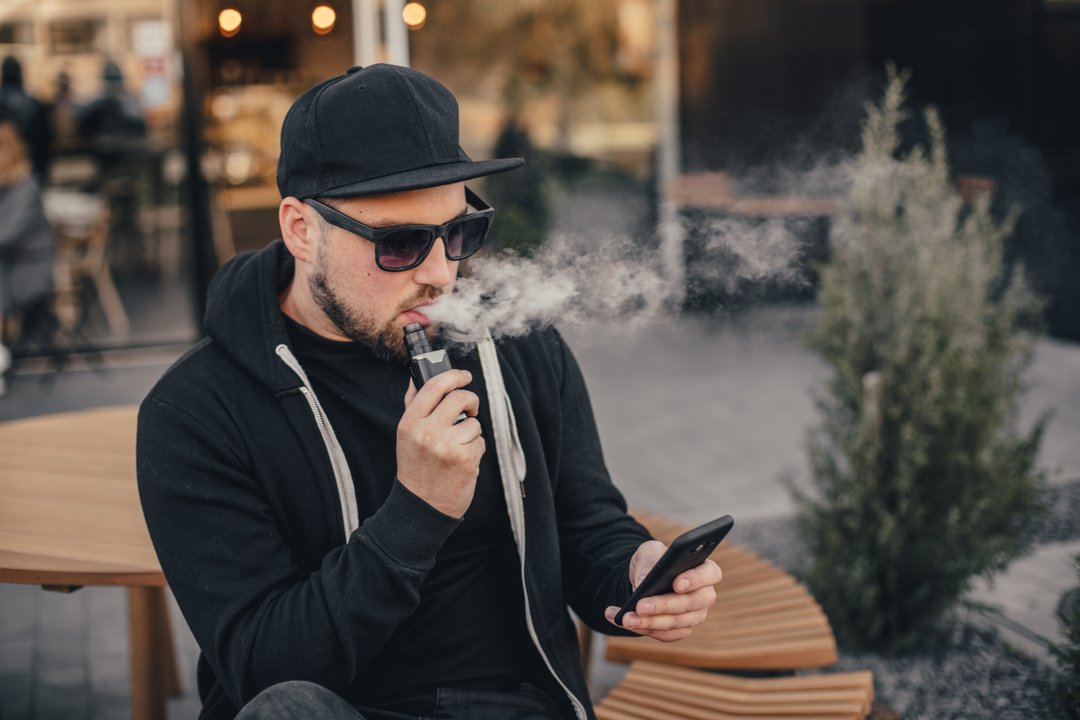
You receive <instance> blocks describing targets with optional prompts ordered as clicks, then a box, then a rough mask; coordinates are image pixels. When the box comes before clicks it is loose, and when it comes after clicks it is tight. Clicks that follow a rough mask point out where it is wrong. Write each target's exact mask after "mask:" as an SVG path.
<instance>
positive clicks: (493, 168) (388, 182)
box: [319, 158, 525, 198]
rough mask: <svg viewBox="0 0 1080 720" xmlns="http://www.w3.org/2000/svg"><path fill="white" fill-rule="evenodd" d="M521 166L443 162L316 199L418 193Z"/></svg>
mask: <svg viewBox="0 0 1080 720" xmlns="http://www.w3.org/2000/svg"><path fill="white" fill-rule="evenodd" d="M524 164H525V160H524V158H502V159H499V160H479V161H468V162H455V163H447V164H445V165H433V166H431V167H426V168H420V169H418V170H408V171H406V172H402V173H395V174H393V175H384V176H383V177H379V178H373V179H371V180H364V181H362V182H357V183H350V184H348V185H341V186H340V187H336V188H332V189H330V190H325V191H323V192H320V193H319V197H330V198H340V197H359V196H362V195H383V194H385V193H392V192H401V191H403V190H419V189H421V188H429V187H437V186H439V185H449V184H451V183H456V182H461V181H462V180H472V179H474V178H478V177H483V176H485V175H494V174H495V173H501V172H506V171H507V170H513V169H515V168H519V167H521V166H522V165H524Z"/></svg>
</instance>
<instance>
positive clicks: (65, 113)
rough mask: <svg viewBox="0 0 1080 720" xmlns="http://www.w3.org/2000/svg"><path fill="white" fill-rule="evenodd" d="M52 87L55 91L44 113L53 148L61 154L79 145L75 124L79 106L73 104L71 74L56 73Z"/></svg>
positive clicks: (64, 72) (65, 71)
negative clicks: (49, 128) (49, 129)
mask: <svg viewBox="0 0 1080 720" xmlns="http://www.w3.org/2000/svg"><path fill="white" fill-rule="evenodd" d="M54 85H55V88H56V91H55V94H54V96H53V101H52V102H51V103H50V104H49V105H48V106H47V107H46V112H47V114H48V117H49V124H50V127H51V129H52V136H53V146H54V147H55V148H56V149H57V152H63V151H64V150H70V149H71V148H72V146H75V145H77V144H78V143H79V128H78V124H77V122H76V118H77V117H78V113H79V106H78V104H77V103H76V102H75V96H74V88H73V86H72V84H71V74H70V73H68V71H67V70H61V71H59V72H58V73H56V79H55V82H54Z"/></svg>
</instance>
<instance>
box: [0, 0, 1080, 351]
mask: <svg viewBox="0 0 1080 720" xmlns="http://www.w3.org/2000/svg"><path fill="white" fill-rule="evenodd" d="M1078 18H1080V4H1078V3H1077V2H1073V1H1071V0H994V1H993V2H963V1H959V0H957V1H954V2H949V3H945V4H941V3H934V2H929V1H927V2H921V1H900V0H828V2H820V1H818V0H813V1H811V0H806V1H800V0H762V1H760V2H745V1H739V0H593V1H591V2H583V1H579V0H553V1H550V2H538V1H529V0H513V1H509V2H496V1H495V0H491V1H487V0H472V1H471V2H449V1H440V0H428V1H426V2H423V3H409V4H408V5H406V4H405V3H403V2H401V1H400V0H386V1H385V2H380V1H379V0H353V1H352V2H348V1H345V0H328V2H326V3H320V2H302V3H295V2H284V1H281V2H275V1H273V0H271V1H260V2H254V1H250V2H245V0H238V1H237V2H227V1H217V2H211V1H209V0H195V1H193V2H157V1H153V0H116V1H113V0H109V2H105V1H104V0H102V1H101V2H94V0H48V1H47V2H31V1H30V0H5V1H4V2H3V3H2V5H0V55H3V56H7V57H10V58H14V59H15V60H17V61H18V63H19V64H20V65H21V85H22V87H23V88H24V89H25V91H26V93H28V94H29V95H30V96H32V97H33V98H36V99H37V101H38V103H39V104H40V119H39V120H38V121H36V123H35V125H37V126H38V127H36V129H35V131H34V133H33V137H32V138H30V143H29V144H30V145H31V154H32V155H34V158H35V163H34V165H35V171H36V173H37V174H38V175H39V177H40V178H41V180H42V181H43V185H44V188H45V195H46V211H47V214H48V215H49V216H50V221H51V222H52V223H53V225H54V226H56V227H57V228H59V229H60V230H61V231H63V230H68V231H69V234H71V235H86V234H89V228H90V227H92V226H93V223H91V222H88V221H87V220H88V218H94V219H98V218H101V217H104V214H108V220H107V224H108V230H109V232H108V238H107V252H106V253H105V260H104V262H105V263H106V267H105V268H104V269H103V270H102V271H101V272H98V273H96V274H95V275H94V276H93V279H92V281H91V282H89V283H86V282H81V281H82V280H85V278H79V277H74V278H72V279H71V284H72V285H86V287H81V288H72V292H71V293H70V295H71V297H70V298H69V308H68V310H67V311H68V315H69V317H67V318H65V320H64V321H65V324H66V326H67V327H68V329H69V330H72V331H77V333H75V334H74V335H73V334H72V333H71V332H69V333H68V334H67V336H65V338H66V340H67V341H69V342H70V341H71V340H72V339H74V340H75V341H77V342H76V344H90V345H93V346H95V347H101V346H107V347H116V346H132V345H145V344H153V343H159V342H163V341H173V340H190V339H193V338H195V337H196V336H197V335H198V332H199V330H198V327H199V322H198V318H199V317H200V316H201V305H202V297H203V295H204V291H205V287H206V284H207V282H208V279H209V277H210V276H211V275H212V274H213V272H214V270H215V269H216V268H217V267H219V266H220V265H221V263H223V262H224V261H225V260H227V259H228V258H229V257H230V256H231V255H233V254H234V253H236V252H238V251H241V250H245V249H251V248H254V247H260V246H262V245H264V244H265V243H267V242H268V241H269V240H270V239H272V238H274V237H276V236H277V233H278V231H277V221H276V207H277V203H278V200H279V197H278V194H277V190H276V187H275V185H274V173H275V168H276V160H277V154H278V128H279V126H280V122H281V119H282V117H283V115H284V113H285V112H286V110H287V109H288V107H289V105H290V104H291V102H292V100H293V99H294V98H295V97H296V96H297V95H298V94H299V93H300V92H301V91H302V90H303V89H305V88H307V87H308V86H310V85H311V84H313V83H315V82H317V81H319V80H322V79H324V78H326V77H328V76H331V75H333V74H337V73H339V72H341V71H343V70H344V69H345V68H347V67H349V66H350V65H353V64H361V65H365V64H370V63H372V62H377V61H390V62H397V63H401V64H411V65H412V66H414V67H416V68H417V69H420V70H423V71H425V72H428V73H431V74H434V75H436V76H437V77H438V78H439V79H440V80H442V81H443V82H444V83H445V84H446V85H447V86H449V87H450V89H451V90H452V91H453V92H454V93H455V94H456V95H457V97H458V98H459V100H460V103H461V119H462V122H461V127H462V144H463V146H464V148H465V150H466V151H467V152H468V153H470V155H472V156H473V157H477V158H485V157H492V156H495V155H519V154H524V155H528V156H529V157H530V159H531V160H532V161H533V162H532V163H531V165H532V167H531V169H530V170H528V171H526V172H524V173H521V174H519V176H517V177H515V178H513V179H511V178H508V177H507V178H498V179H492V180H490V181H489V183H488V184H489V185H491V184H498V185H499V186H500V187H495V188H490V189H487V192H488V193H489V194H491V195H492V197H493V201H494V202H495V203H496V206H497V207H499V208H500V210H502V211H504V212H503V213H502V214H503V215H504V216H505V218H501V220H505V221H504V222H503V226H502V227H501V228H500V230H502V232H501V233H500V235H501V236H502V238H503V241H504V243H505V244H510V245H514V244H517V245H525V246H528V245H530V244H535V243H536V242H538V238H539V237H540V236H541V235H542V234H543V232H544V231H545V230H546V229H548V228H550V227H551V223H552V222H553V221H554V218H557V217H558V216H559V215H560V212H561V210H562V209H563V206H562V205H560V204H559V201H560V199H564V198H565V197H566V196H568V195H574V196H575V200H577V201H578V202H581V201H583V200H582V196H589V195H594V196H597V195H598V196H600V197H604V196H605V195H610V194H613V193H614V194H617V195H619V196H621V197H623V198H625V199H626V200H627V201H628V203H627V204H628V205H629V206H630V207H632V208H634V209H635V212H636V213H640V217H638V216H637V215H635V217H634V236H635V239H637V240H639V241H640V242H645V243H648V242H657V243H660V242H662V241H663V240H664V239H663V238H661V237H659V236H658V235H657V233H656V232H655V226H656V222H657V220H658V219H659V216H660V214H661V213H660V210H659V208H660V207H661V203H663V202H665V201H666V202H668V203H674V205H675V207H677V208H678V212H679V213H681V214H682V215H683V217H684V218H691V219H693V220H694V221H695V222H692V223H690V224H689V227H691V228H693V227H696V226H700V225H701V222H700V220H701V219H702V216H704V217H705V218H706V219H708V218H711V217H714V216H723V215H737V216H739V217H742V218H748V219H763V218H770V217H772V218H777V217H780V218H784V219H785V222H794V223H800V225H799V228H800V231H801V236H802V237H803V238H805V240H806V242H807V243H808V247H807V248H806V250H805V255H806V257H807V258H809V259H817V258H821V257H824V254H825V252H826V251H827V248H826V247H825V236H826V234H827V225H828V218H829V216H830V213H831V212H832V209H833V207H832V205H830V204H829V203H828V202H815V201H814V200H815V199H820V198H824V199H826V200H827V199H828V198H829V195H830V193H831V192H834V191H835V187H830V183H828V182H822V181H820V180H815V179H814V176H813V174H812V171H813V170H814V169H815V168H820V167H822V166H824V165H827V164H829V163H831V162H834V161H835V160H836V159H838V158H841V157H844V156H846V155H849V154H851V153H853V152H854V151H855V150H856V149H857V146H858V141H859V124H860V122H861V120H862V117H863V103H864V102H865V101H866V100H868V99H872V98H876V97H877V95H878V94H879V93H880V91H881V88H882V86H883V76H884V63H885V61H887V60H892V61H894V62H895V63H896V64H897V66H898V67H900V68H907V69H910V70H911V71H912V72H913V79H912V81H911V83H910V86H909V92H910V96H911V101H912V103H913V105H914V106H916V107H921V106H923V105H925V104H933V105H936V106H937V107H938V108H939V109H940V111H941V113H942V114H943V117H944V121H945V126H946V130H947V132H948V135H949V138H950V151H951V158H952V160H953V166H954V172H955V173H956V174H957V175H958V176H963V177H966V178H968V185H969V186H970V187H980V186H981V185H980V183H981V184H982V185H985V184H987V183H989V184H990V186H992V187H993V188H994V193H993V197H994V203H995V205H997V206H998V207H999V208H1000V209H1007V208H1008V207H1011V206H1013V205H1020V206H1022V207H1023V209H1024V214H1023V216H1022V218H1021V220H1020V223H1019V227H1018V228H1017V231H1016V233H1014V235H1013V236H1012V238H1011V239H1010V240H1009V247H1008V252H1009V254H1010V257H1014V258H1018V259H1021V260H1023V261H1024V263H1025V265H1026V267H1027V269H1028V272H1029V274H1030V277H1031V280H1032V283H1033V285H1034V286H1035V288H1036V289H1037V290H1039V291H1040V292H1042V293H1043V294H1044V295H1045V296H1046V297H1047V298H1048V304H1047V306H1046V311H1045V312H1046V320H1047V327H1048V330H1049V332H1050V333H1051V334H1053V335H1055V336H1058V337H1063V338H1070V339H1074V340H1075V339H1080V283H1077V282H1075V281H1074V278H1075V277H1076V275H1077V272H1078V271H1080V249H1078V241H1077V238H1078V237H1080V154H1078V153H1080V151H1078V148H1080V139H1078V134H1080V97H1078V93H1077V91H1076V88H1077V87H1078V86H1080V42H1078V41H1077V40H1078V38H1077V22H1078ZM106 76H109V77H108V79H107V78H106ZM8 84H9V85H11V84H12V83H11V82H9V83H8ZM103 98H113V99H114V100H116V99H117V98H120V99H122V100H123V101H124V102H123V104H122V109H117V108H118V107H121V103H120V102H119V101H117V102H114V103H113V105H111V106H110V105H109V104H108V102H103ZM808 173H810V174H809V175H808ZM526 175H528V177H525V176H526ZM742 196H752V197H753V198H755V199H756V200H757V202H753V203H736V202H735V201H734V200H735V199H736V198H739V197H742ZM553 203H554V205H553ZM669 235H670V234H669ZM684 235H686V237H681V238H674V239H673V238H671V237H667V238H666V240H667V242H668V244H669V245H670V246H671V247H668V248H666V250H667V252H666V254H665V258H666V260H665V270H666V272H667V273H669V274H670V275H672V276H673V277H676V278H678V277H685V279H686V282H687V286H686V287H687V297H686V302H687V305H688V307H693V308H698V309H705V310H711V309H714V308H715V307H716V306H717V305H718V304H719V303H727V305H728V306H730V305H731V302H732V300H733V298H732V297H731V296H730V290H731V288H730V287H724V286H723V285H722V284H719V286H718V285H717V284H715V283H710V282H709V278H708V273H707V272H703V273H697V272H696V270H695V267H696V266H697V265H702V266H706V267H707V266H708V262H707V258H706V259H705V260H706V262H699V261H700V260H702V258H701V257H700V256H701V255H702V253H707V252H708V249H707V248H706V247H703V245H704V243H702V242H700V238H698V237H695V233H694V232H693V231H692V230H691V231H690V232H687V233H684ZM68 239H69V241H72V242H77V241H78V240H79V238H77V237H76V238H68ZM70 244H71V243H70V242H69V245H70ZM71 272H72V273H74V274H76V275H78V274H79V273H78V269H77V268H71ZM699 275H704V277H700V276H699ZM811 279H812V278H811ZM109 285H113V286H114V287H115V291H114V289H113V287H109ZM754 292H756V293H758V294H757V295H754V297H759V295H760V293H761V290H760V289H758V290H756V291H754ZM773 292H774V293H779V294H782V295H785V296H786V297H789V298H790V297H792V296H794V297H796V298H797V299H806V300H809V299H811V298H812V297H813V294H814V288H813V285H812V284H811V285H808V286H807V285H804V286H802V287H798V288H796V287H786V288H784V287H781V288H773ZM766 294H768V293H766ZM136 310H137V311H136ZM26 350H27V352H32V350H33V349H32V348H26ZM18 352H19V351H18V348H17V354H18Z"/></svg>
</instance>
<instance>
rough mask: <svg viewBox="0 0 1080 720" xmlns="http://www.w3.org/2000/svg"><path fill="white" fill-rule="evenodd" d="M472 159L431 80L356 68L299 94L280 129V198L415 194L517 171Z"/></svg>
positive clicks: (513, 164)
mask: <svg viewBox="0 0 1080 720" xmlns="http://www.w3.org/2000/svg"><path fill="white" fill-rule="evenodd" d="M524 162H525V161H524V160H523V159H522V158H505V159H501V160H481V161H474V160H472V159H471V158H470V157H469V156H468V155H466V154H465V151H464V150H462V149H461V145H460V144H459V141H458V104H457V100H456V99H455V98H454V96H453V94H451V92H450V91H449V90H447V89H446V88H445V87H443V85H442V84H441V83H439V82H438V81H437V80H435V79H434V78H432V77H429V76H427V75H425V74H424V73H422V72H418V71H416V70H413V69H411V68H407V67H400V66H397V65H386V64H379V65H369V66H368V67H364V68H361V67H353V68H349V70H348V71H347V72H346V73H345V74H344V75H338V76H337V77H334V78H330V79H329V80H325V81H323V82H321V83H319V84H318V85H315V86H314V87H312V88H310V89H308V90H307V91H305V92H304V94H303V95H301V96H300V97H299V98H298V99H297V100H296V102H295V103H293V106H292V107H291V108H289V112H288V114H286V115H285V121H284V122H283V123H282V125H281V157H280V159H279V160H278V171H277V183H278V190H280V191H281V196H282V197H288V196H293V197H297V198H300V199H305V198H310V197H331V198H333V197H357V196H360V195H378V194H381V193H388V192H397V191H400V190H417V189H419V188H426V187H435V186H437V185H447V184H450V183H455V182H460V181H462V180H471V179H472V178H477V177H481V176H484V175H491V174H493V173H499V172H504V171H506V170H513V169H514V168H517V167H521V165H522V164H523V163H524Z"/></svg>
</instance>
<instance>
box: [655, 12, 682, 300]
mask: <svg viewBox="0 0 1080 720" xmlns="http://www.w3.org/2000/svg"><path fill="white" fill-rule="evenodd" d="M677 3H678V0H656V35H657V43H656V47H657V56H658V57H657V63H656V117H657V124H658V125H659V128H658V130H659V138H660V143H659V145H660V146H659V157H658V160H657V164H658V167H657V182H659V184H660V187H659V188H658V190H659V192H658V193H657V195H658V197H659V198H660V227H659V228H658V231H659V235H660V254H661V258H662V261H663V266H664V273H665V275H666V276H667V279H668V283H669V292H670V299H671V302H672V303H674V304H676V305H681V304H682V300H683V298H684V297H685V295H686V285H685V281H686V267H685V262H686V260H685V257H684V254H683V243H684V240H685V232H684V229H683V226H682V222H681V220H680V218H679V209H678V207H676V205H675V204H674V203H673V202H672V198H671V196H670V193H671V189H672V186H673V183H674V182H675V178H677V177H678V176H679V174H680V173H681V171H682V157H681V155H682V153H681V152H680V148H679V44H678V43H679V38H678V32H679V28H678V4H677Z"/></svg>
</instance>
